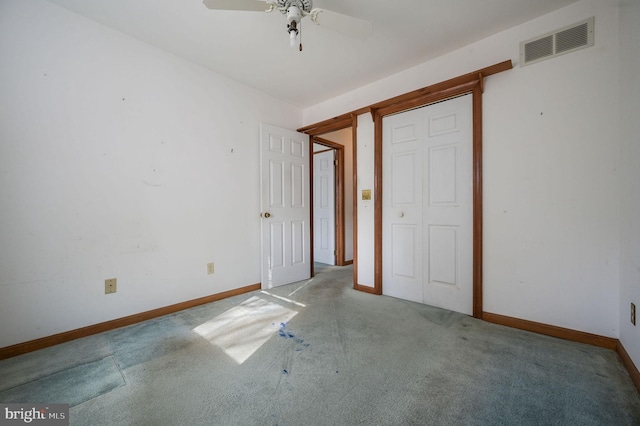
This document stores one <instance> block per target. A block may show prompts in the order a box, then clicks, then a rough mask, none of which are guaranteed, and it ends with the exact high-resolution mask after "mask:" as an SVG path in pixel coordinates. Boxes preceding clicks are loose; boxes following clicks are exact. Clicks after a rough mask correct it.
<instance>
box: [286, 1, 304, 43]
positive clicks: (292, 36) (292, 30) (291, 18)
mask: <svg viewBox="0 0 640 426" xmlns="http://www.w3.org/2000/svg"><path fill="white" fill-rule="evenodd" d="M301 20H302V11H301V10H300V8H299V7H298V6H290V7H289V8H288V9H287V32H289V45H290V46H291V47H294V46H295V45H296V37H297V36H298V24H299V23H300V21H301Z"/></svg>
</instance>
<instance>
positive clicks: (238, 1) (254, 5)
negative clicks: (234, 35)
mask: <svg viewBox="0 0 640 426" xmlns="http://www.w3.org/2000/svg"><path fill="white" fill-rule="evenodd" d="M202 3H204V5H205V6H206V7H207V8H209V9H215V10H245V11H254V12H267V11H269V10H271V2H268V1H265V0H203V1H202Z"/></svg>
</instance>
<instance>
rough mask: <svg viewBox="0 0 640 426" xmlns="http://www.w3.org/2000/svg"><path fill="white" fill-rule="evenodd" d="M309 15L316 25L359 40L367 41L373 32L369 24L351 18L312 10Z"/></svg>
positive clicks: (322, 10) (330, 12)
mask: <svg viewBox="0 0 640 426" xmlns="http://www.w3.org/2000/svg"><path fill="white" fill-rule="evenodd" d="M310 14H311V20H312V21H313V22H315V23H316V24H318V25H321V26H323V27H325V28H328V29H330V30H333V31H336V32H339V33H341V34H344V35H346V36H349V37H353V38H357V39H359V40H365V39H367V38H368V37H369V36H370V35H371V33H372V32H373V24H372V23H371V22H369V21H363V20H362V19H358V18H354V17H353V16H348V15H343V14H341V13H336V12H332V11H330V10H325V9H313V10H312V11H311V13H310Z"/></svg>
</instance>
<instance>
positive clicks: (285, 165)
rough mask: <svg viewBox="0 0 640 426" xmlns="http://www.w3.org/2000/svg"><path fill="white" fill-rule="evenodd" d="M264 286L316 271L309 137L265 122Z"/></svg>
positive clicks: (262, 130) (262, 131)
mask: <svg viewBox="0 0 640 426" xmlns="http://www.w3.org/2000/svg"><path fill="white" fill-rule="evenodd" d="M260 147H261V149H260V154H261V155H260V157H261V159H260V164H261V187H262V190H261V194H262V196H261V211H262V213H261V215H262V287H263V288H272V287H277V286H280V285H284V284H289V283H292V282H296V281H301V280H304V279H307V278H309V277H310V276H311V264H310V262H311V260H310V257H311V256H310V252H311V250H310V248H311V245H310V244H311V243H310V234H311V230H310V226H311V225H310V223H309V222H310V217H311V214H310V213H311V210H310V198H309V188H310V184H309V164H310V159H309V139H308V136H307V135H304V134H302V133H298V132H294V131H292V130H287V129H280V128H278V127H275V126H271V125H268V124H261V125H260Z"/></svg>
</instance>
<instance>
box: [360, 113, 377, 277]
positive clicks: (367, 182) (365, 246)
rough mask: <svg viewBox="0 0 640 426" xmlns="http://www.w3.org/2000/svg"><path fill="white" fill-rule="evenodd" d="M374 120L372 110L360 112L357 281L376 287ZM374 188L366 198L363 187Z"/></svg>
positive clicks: (366, 188)
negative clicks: (367, 112) (369, 198)
mask: <svg viewBox="0 0 640 426" xmlns="http://www.w3.org/2000/svg"><path fill="white" fill-rule="evenodd" d="M373 137H374V124H373V120H372V118H371V114H362V115H359V116H358V128H357V130H356V143H357V157H356V167H357V170H358V174H357V179H356V198H357V200H358V201H357V203H358V204H357V206H358V212H357V221H358V235H357V238H358V239H357V241H358V253H357V255H358V257H357V265H355V267H356V268H357V273H358V282H357V284H360V285H363V286H367V287H373V286H374V269H373V260H374V244H375V239H374V238H373V236H374V235H373V234H374V230H375V227H374V204H373V203H374V200H373V184H374V177H375V176H374V173H373V162H374V159H375V158H374V155H375V147H374V143H373ZM363 190H369V191H371V200H363V199H362V191H363Z"/></svg>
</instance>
